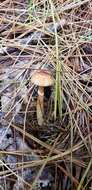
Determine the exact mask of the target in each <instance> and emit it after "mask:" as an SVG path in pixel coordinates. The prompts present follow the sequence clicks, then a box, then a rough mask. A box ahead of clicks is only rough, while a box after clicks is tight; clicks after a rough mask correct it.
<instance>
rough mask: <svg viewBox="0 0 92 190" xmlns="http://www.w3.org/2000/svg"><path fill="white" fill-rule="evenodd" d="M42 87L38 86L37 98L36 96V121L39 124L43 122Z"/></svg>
mask: <svg viewBox="0 0 92 190" xmlns="http://www.w3.org/2000/svg"><path fill="white" fill-rule="evenodd" d="M43 101H44V87H41V86H40V87H39V89H38V98H37V121H38V124H39V125H40V126H41V125H42V124H43V113H44V106H43Z"/></svg>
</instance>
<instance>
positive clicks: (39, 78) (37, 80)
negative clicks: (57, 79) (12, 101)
mask: <svg viewBox="0 0 92 190" xmlns="http://www.w3.org/2000/svg"><path fill="white" fill-rule="evenodd" d="M31 82H32V83H34V84H35V85H37V86H43V87H46V86H52V85H53V83H54V79H53V77H52V75H51V73H50V72H48V71H47V70H40V71H36V72H35V73H34V74H33V75H32V77H31Z"/></svg>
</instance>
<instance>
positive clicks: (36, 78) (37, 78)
mask: <svg viewBox="0 0 92 190" xmlns="http://www.w3.org/2000/svg"><path fill="white" fill-rule="evenodd" d="M31 82H32V83H33V84H35V85H37V86H38V87H39V88H38V98H37V120H38V124H39V125H40V126H41V125H42V124H43V113H44V105H43V101H44V87H47V86H52V85H53V83H54V79H53V77H52V75H51V73H50V72H49V71H47V70H39V71H36V72H35V73H34V74H33V75H32V78H31Z"/></svg>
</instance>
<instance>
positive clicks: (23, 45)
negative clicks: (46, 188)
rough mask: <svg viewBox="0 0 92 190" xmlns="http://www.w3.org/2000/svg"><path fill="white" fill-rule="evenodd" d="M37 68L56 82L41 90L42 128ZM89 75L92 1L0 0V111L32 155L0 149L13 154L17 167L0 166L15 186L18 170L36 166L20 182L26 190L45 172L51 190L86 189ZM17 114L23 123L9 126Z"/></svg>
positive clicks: (90, 143)
mask: <svg viewBox="0 0 92 190" xmlns="http://www.w3.org/2000/svg"><path fill="white" fill-rule="evenodd" d="M38 69H48V70H50V71H51V73H52V75H53V77H54V80H55V82H54V86H52V87H51V89H47V90H45V93H46V94H45V98H44V107H45V114H44V124H43V126H41V127H40V126H38V123H37V118H36V100H37V90H38V88H37V86H34V85H33V84H31V80H30V79H31V76H32V74H33V73H34V72H35V71H36V70H38ZM91 69H92V2H91V0H76V1H74V0H65V1H64V0H54V1H52V0H48V1H47V0H46V1H45V0H44V1H41V0H34V1H31V0H29V1H23V0H19V1H13V0H5V1H1V3H0V92H1V112H2V111H5V112H6V113H5V120H6V121H7V129H8V128H12V130H13V132H14V135H15V137H14V138H16V133H19V134H21V136H22V138H23V141H25V140H26V142H27V143H28V145H29V148H30V149H29V150H28V151H26V150H24V151H23V150H16V151H13V152H12V151H8V150H1V151H0V153H1V157H2V155H9V154H10V155H17V157H20V156H21V157H22V162H17V165H16V167H15V168H14V169H11V168H9V165H8V164H7V163H4V162H3V161H1V163H0V164H1V166H2V168H3V166H4V167H5V169H2V168H1V171H0V176H2V177H3V176H4V177H5V176H7V178H9V180H10V181H12V180H13V179H14V180H16V177H18V175H19V174H18V171H19V170H20V169H22V170H23V168H33V167H34V168H35V169H36V170H37V174H36V175H35V179H34V180H32V182H31V183H29V182H27V181H26V180H25V179H23V176H22V177H20V176H19V178H21V179H22V180H23V182H24V184H25V185H26V186H27V189H33V190H34V189H35V188H36V187H35V186H36V182H37V181H38V179H39V176H40V175H41V174H42V171H43V170H44V168H46V166H47V167H48V168H50V169H49V170H50V172H51V173H52V175H53V178H54V182H53V183H54V186H53V187H52V189H53V190H61V189H62V190H71V189H73V190H82V189H83V190H84V189H85V190H89V189H91V187H92V177H91V176H92V170H91V168H92V166H91V165H92V159H91V155H92V95H91V94H92V71H91ZM5 96H6V97H8V98H7V99H3V98H4V97H5ZM47 96H49V98H48V97H47ZM16 115H20V116H23V121H22V124H20V120H17V121H16V122H15V121H14V118H15V116H16ZM1 122H3V121H1ZM3 138H4V137H3ZM32 151H33V152H34V153H35V154H37V155H38V156H39V159H38V160H33V161H26V162H25V161H24V160H23V157H24V155H28V154H31V152H32ZM14 176H15V177H14ZM12 183H14V182H12ZM4 189H5V190H6V189H7V185H6V186H5V187H4ZM25 189H26V187H25ZM38 190H39V189H38Z"/></svg>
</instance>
